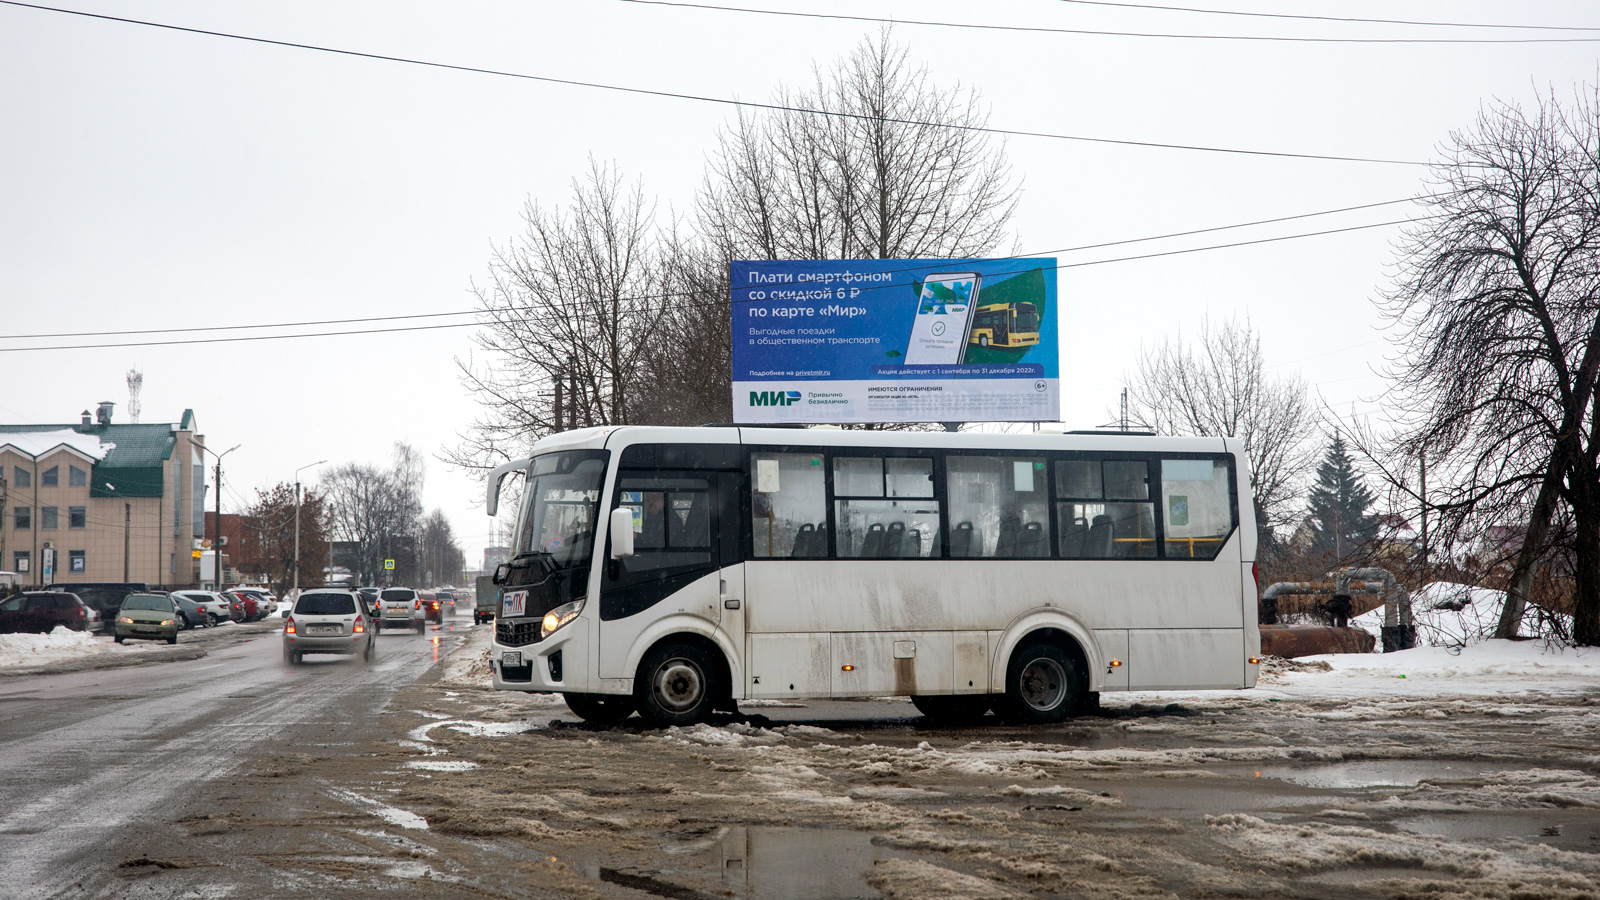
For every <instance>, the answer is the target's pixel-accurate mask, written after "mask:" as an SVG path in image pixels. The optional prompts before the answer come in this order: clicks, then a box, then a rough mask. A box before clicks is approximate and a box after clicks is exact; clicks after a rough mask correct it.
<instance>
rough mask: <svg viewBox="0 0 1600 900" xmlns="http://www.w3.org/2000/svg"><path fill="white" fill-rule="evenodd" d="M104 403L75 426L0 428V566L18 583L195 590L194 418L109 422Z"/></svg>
mask: <svg viewBox="0 0 1600 900" xmlns="http://www.w3.org/2000/svg"><path fill="white" fill-rule="evenodd" d="M112 406H113V405H112V404H110V403H102V404H100V407H99V411H98V413H97V414H96V415H94V416H91V415H90V414H89V413H87V412H85V413H84V414H83V419H82V421H81V422H80V423H78V424H76V425H0V488H3V490H0V569H8V570H11V571H13V572H16V573H18V576H19V580H20V581H21V583H23V584H33V585H43V584H50V583H59V584H73V583H83V582H107V581H117V582H120V581H133V582H143V583H145V584H148V585H150V586H151V587H156V586H166V587H178V586H186V585H192V584H196V583H198V581H199V562H200V561H199V560H198V559H196V558H194V548H195V542H196V540H198V539H199V538H202V537H204V534H203V528H204V524H205V515H204V509H205V499H206V480H205V460H204V458H203V455H204V454H203V448H204V444H205V437H204V436H203V435H199V434H196V433H195V421H194V413H193V411H192V410H185V411H184V413H183V420H182V421H181V422H178V423H176V424H171V423H169V424H162V425H155V424H150V425H147V424H114V423H112V421H111V414H112ZM47 567H48V569H49V571H48V572H47Z"/></svg>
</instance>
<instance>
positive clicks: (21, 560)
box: [11, 550, 33, 574]
mask: <svg viewBox="0 0 1600 900" xmlns="http://www.w3.org/2000/svg"><path fill="white" fill-rule="evenodd" d="M32 567H33V560H32V559H30V558H29V557H28V551H26V550H18V551H16V552H15V553H12V554H11V571H13V572H17V573H19V574H21V573H25V572H28V571H29V570H31V569H32Z"/></svg>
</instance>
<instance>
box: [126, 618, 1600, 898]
mask: <svg viewBox="0 0 1600 900" xmlns="http://www.w3.org/2000/svg"><path fill="white" fill-rule="evenodd" d="M457 656H458V659H455V660H452V661H451V663H452V664H451V665H450V666H448V671H446V672H445V673H444V676H443V677H442V678H440V677H434V678H433V679H432V680H425V681H424V682H421V683H418V684H415V685H412V686H411V687H408V688H406V689H404V690H402V691H401V692H400V694H399V695H398V696H397V697H396V699H395V702H394V703H393V704H392V705H391V706H390V707H389V710H388V712H386V713H385V715H384V717H383V720H384V727H383V728H382V729H380V731H382V732H383V733H374V734H372V735H370V736H369V737H367V738H366V739H364V740H360V741H356V742H354V743H353V744H352V745H351V746H350V747H349V748H348V752H347V753H338V754H331V755H329V754H321V755H311V754H303V755H298V756H295V755H291V756H288V757H279V758H278V759H277V760H276V761H275V763H274V764H272V765H270V766H263V767H260V768H258V769H256V770H254V771H252V773H251V774H250V775H248V776H245V777H241V778H236V779H233V780H232V781H230V782H227V783H226V785H225V786H224V787H221V788H219V789H220V790H221V791H222V793H221V795H220V796H219V797H217V798H216V799H215V804H214V810H215V811H214V812H209V813H206V814H204V815H199V816H191V817H189V818H188V819H185V820H184V821H183V823H182V826H183V827H184V828H185V829H187V839H186V840H185V841H183V842H182V843H183V845H184V847H183V850H184V852H185V853H186V854H187V855H183V856H178V857H176V858H172V859H150V858H135V859H129V860H127V861H125V862H124V863H123V866H124V875H125V877H126V878H127V879H129V880H130V881H133V882H143V883H144V885H143V886H147V887H149V888H151V889H153V891H154V894H153V895H156V896H160V895H163V894H165V893H167V892H168V890H169V889H178V888H180V887H181V888H182V890H181V891H179V893H183V894H184V895H187V891H189V890H192V889H196V888H200V887H201V886H202V885H207V884H209V885H211V886H212V887H217V886H219V885H220V883H222V882H227V881H238V882H242V883H259V884H263V885H271V887H272V893H273V895H275V896H307V897H310V896H333V895H337V896H340V897H367V896H372V897H376V896H379V895H383V896H395V895H396V894H403V895H407V896H428V897H474V898H481V897H506V898H525V897H647V896H661V897H673V898H701V897H707V898H709V897H743V898H780V897H781V898H812V897H815V898H844V897H878V896H882V897H889V898H913V897H915V898H942V897H962V898H991V897H992V898H1001V897H1008V898H1009V897H1023V896H1044V897H1050V896H1059V897H1104V898H1124V897H1173V896H1179V897H1195V896H1221V897H1306V898H1312V897H1317V898H1326V897H1452V898H1454V897H1462V898H1466V897H1494V898H1515V897H1527V898H1532V897H1540V898H1545V897H1551V898H1579V897H1595V896H1597V893H1600V892H1597V889H1596V885H1597V884H1600V855H1596V854H1597V853H1600V813H1597V810H1600V778H1596V777H1594V776H1593V775H1591V774H1588V773H1590V772H1592V771H1593V770H1594V767H1595V765H1596V756H1595V753H1594V748H1595V747H1596V746H1597V745H1600V715H1596V713H1597V712H1600V697H1596V696H1584V695H1583V693H1582V692H1578V693H1577V694H1574V695H1569V696H1561V697H1548V696H1546V697H1541V696H1533V695H1529V696H1525V697H1522V698H1519V699H1518V702H1517V704H1516V705H1515V706H1508V705H1507V704H1506V703H1505V702H1504V701H1503V699H1502V700H1490V699H1487V698H1479V697H1471V696H1465V695H1462V696H1451V695H1448V694H1441V695H1439V696H1437V697H1432V698H1429V699H1426V700H1417V699H1387V700H1373V701H1369V702H1358V703H1354V704H1352V703H1350V702H1348V701H1336V700H1328V701H1318V700H1315V699H1312V700H1306V699H1301V700H1295V701H1292V702H1288V701H1285V702H1279V701H1277V700H1276V699H1275V698H1274V697H1273V696H1272V682H1273V678H1274V675H1273V674H1272V673H1270V672H1269V673H1268V675H1267V677H1266V679H1265V680H1264V683H1263V686H1262V689H1259V690H1256V691H1251V692H1242V693H1227V694H1222V693H1219V694H1217V695H1215V697H1214V698H1212V699H1207V700H1185V701H1184V702H1182V703H1171V704H1127V703H1123V704H1117V703H1107V708H1106V709H1105V710H1104V711H1103V712H1102V714H1101V715H1099V716H1096V717H1092V718H1086V719H1078V720H1073V721H1070V722H1068V723H1065V724H1063V725H1061V726H1054V727H1048V728H1038V727H1031V728H1011V727H1008V726H1005V725H1001V724H999V723H997V722H994V721H993V720H990V721H989V722H988V723H987V724H985V725H983V726H981V727H972V728H933V727H927V726H925V725H923V724H922V723H921V720H920V718H919V717H918V716H917V715H916V713H915V711H914V710H912V709H911V707H910V706H909V704H907V703H905V702H904V701H884V700H877V701H862V702H860V703H856V704H827V703H817V704H811V705H810V706H806V705H802V704H781V705H779V704H768V705H766V706H760V707H754V708H750V709H747V710H746V713H747V714H748V718H737V719H736V718H733V717H724V718H722V719H719V720H718V721H717V722H716V723H715V724H714V725H700V726H696V727H694V728H689V729H668V730H666V731H659V730H645V729H641V728H638V727H637V725H636V723H637V720H633V722H632V723H629V724H625V725H624V726H622V727H619V728H615V729H604V730H602V729H592V728H590V727H587V726H584V725H581V724H578V720H577V718H576V717H575V716H573V715H571V714H570V713H569V712H567V710H566V708H565V707H564V706H563V705H561V702H560V700H559V698H556V697H540V696H530V695H521V694H513V693H497V692H494V691H492V690H488V689H486V688H483V687H481V686H479V685H481V684H482V680H483V679H482V678H481V677H479V676H480V675H481V674H482V673H478V672H477V671H476V670H477V669H478V668H480V667H483V666H484V665H485V662H484V658H483V655H482V654H481V653H480V652H478V648H474V647H472V646H471V645H470V644H469V647H468V649H466V650H464V651H463V652H462V653H460V654H457ZM1288 665H1289V666H1290V667H1294V666H1295V664H1288ZM844 709H850V710H853V711H854V713H855V714H854V715H850V716H844V715H842V714H841V713H840V712H839V711H840V710H844ZM863 709H865V710H866V713H865V714H862V713H861V711H862V710H863ZM758 713H759V714H758ZM761 714H764V715H761ZM830 715H834V716H837V717H836V718H828V717H829V716H830ZM1535 734H1537V735H1539V736H1540V737H1539V738H1538V739H1537V740H1536V739H1534V738H1533V737H1532V736H1533V735H1535ZM309 773H315V775H314V776H311V775H310V774H309ZM224 860H226V861H224ZM202 869H204V870H209V871H205V872H202V871H200V870H202ZM172 895H173V896H177V895H178V894H172Z"/></svg>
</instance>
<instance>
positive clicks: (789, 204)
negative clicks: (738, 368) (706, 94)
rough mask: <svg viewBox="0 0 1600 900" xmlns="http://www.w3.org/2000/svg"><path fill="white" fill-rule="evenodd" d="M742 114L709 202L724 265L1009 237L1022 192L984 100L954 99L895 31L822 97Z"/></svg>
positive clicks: (870, 43)
mask: <svg viewBox="0 0 1600 900" xmlns="http://www.w3.org/2000/svg"><path fill="white" fill-rule="evenodd" d="M774 100H775V103H777V104H778V105H782V106H788V107H793V108H795V109H806V110H818V111H823V112H826V113H829V115H818V114H816V113H809V112H798V111H795V112H790V111H781V110H780V111H773V112H764V113H759V114H746V113H743V112H741V113H740V114H739V117H738V118H737V119H736V120H735V121H734V122H733V123H732V124H731V125H730V126H729V127H728V128H727V129H725V130H724V131H723V132H722V133H721V134H720V135H719V136H718V140H717V148H716V150H715V151H713V154H712V158H711V161H710V163H709V164H708V166H707V169H706V174H705V178H704V181H703V183H702V186H701V189H700V196H699V201H698V213H699V215H698V222H699V228H700V232H701V234H702V235H703V236H704V237H705V239H706V240H707V241H709V242H710V244H711V245H712V247H713V249H714V250H715V251H716V252H718V253H719V254H720V255H721V256H722V258H723V259H725V260H727V259H859V258H874V259H902V258H937V257H960V256H983V255H986V254H989V253H992V252H993V251H994V250H995V249H996V248H997V247H999V245H1000V244H1001V243H1002V242H1004V241H1005V240H1006V238H1007V236H1008V234H1009V232H1008V231H1007V227H1008V224H1009V222H1010V220H1011V216H1012V213H1013V212H1014V211H1015V209H1016V204H1017V196H1018V191H1019V188H1018V186H1017V184H1016V183H1015V182H1014V181H1013V179H1012V177H1011V171H1010V166H1009V164H1008V163H1007V162H1006V155H1005V147H1004V146H1003V145H1002V144H998V143H997V142H996V141H995V140H994V138H993V137H992V136H991V135H989V134H986V133H984V132H983V131H981V130H977V129H981V128H982V127H983V126H984V125H986V124H987V122H988V113H987V112H986V111H985V110H984V109H983V107H982V105H981V103H980V101H979V97H978V95H977V93H976V92H974V91H969V90H963V89H962V88H961V87H960V85H956V86H954V87H950V88H941V87H938V86H936V85H934V84H933V83H932V81H931V79H930V78H929V74H928V69H927V67H926V66H913V65H912V63H911V61H910V54H909V51H908V50H907V49H906V48H905V47H901V46H896V45H895V44H894V43H893V42H892V41H891V40H890V32H889V30H888V29H884V30H883V31H882V32H880V33H879V35H878V36H877V38H876V39H875V40H874V39H870V38H869V39H867V40H864V41H863V42H862V44H861V45H860V46H859V47H857V48H856V50H855V52H853V53H851V54H850V56H848V57H846V58H844V59H841V60H839V61H838V62H837V63H836V64H835V65H834V66H833V68H832V69H830V70H827V71H823V70H822V69H821V68H817V69H815V70H814V73H813V82H812V84H811V86H810V87H808V88H805V89H801V90H793V89H789V88H780V89H779V90H778V92H777V95H776V96H775V98H774Z"/></svg>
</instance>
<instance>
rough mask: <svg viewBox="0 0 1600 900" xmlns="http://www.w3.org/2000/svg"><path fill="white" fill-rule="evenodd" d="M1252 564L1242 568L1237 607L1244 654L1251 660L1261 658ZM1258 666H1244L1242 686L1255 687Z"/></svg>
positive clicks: (1258, 672)
mask: <svg viewBox="0 0 1600 900" xmlns="http://www.w3.org/2000/svg"><path fill="white" fill-rule="evenodd" d="M1254 565H1255V564H1254V563H1249V562H1247V563H1245V564H1244V566H1243V569H1244V577H1243V580H1242V582H1241V584H1240V591H1239V607H1240V610H1241V611H1242V612H1243V614H1244V653H1245V656H1247V657H1249V658H1251V659H1259V658H1260V656H1261V628H1260V626H1259V624H1258V623H1259V622H1260V619H1261V614H1260V613H1259V612H1258V611H1257V609H1256V606H1257V604H1258V602H1259V601H1258V600H1257V598H1256V576H1255V573H1254V572H1253V571H1251V570H1252V568H1253V567H1254ZM1260 669H1261V667H1260V666H1259V665H1256V666H1251V665H1246V666H1245V669H1244V686H1245V687H1255V686H1256V676H1257V675H1259V674H1260Z"/></svg>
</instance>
